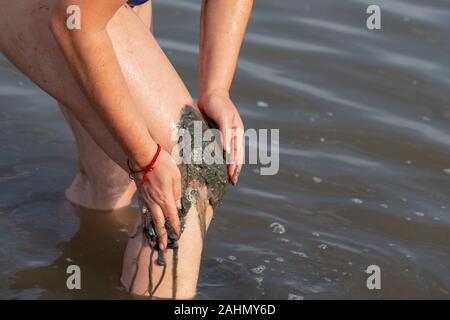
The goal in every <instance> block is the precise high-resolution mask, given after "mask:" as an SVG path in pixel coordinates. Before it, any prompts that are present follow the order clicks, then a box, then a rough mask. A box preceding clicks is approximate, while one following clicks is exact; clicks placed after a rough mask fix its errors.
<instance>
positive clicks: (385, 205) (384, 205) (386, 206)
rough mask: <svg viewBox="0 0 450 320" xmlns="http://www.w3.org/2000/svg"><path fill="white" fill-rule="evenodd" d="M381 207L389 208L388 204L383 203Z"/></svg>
mask: <svg viewBox="0 0 450 320" xmlns="http://www.w3.org/2000/svg"><path fill="white" fill-rule="evenodd" d="M380 207H382V208H385V209H386V208H389V206H388V205H387V204H386V203H382V204H380Z"/></svg>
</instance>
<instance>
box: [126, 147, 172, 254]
mask: <svg viewBox="0 0 450 320" xmlns="http://www.w3.org/2000/svg"><path fill="white" fill-rule="evenodd" d="M139 169H141V168H133V170H139ZM142 177H143V173H136V174H134V178H135V182H136V186H137V191H138V197H139V202H140V203H142V204H143V205H145V206H146V207H147V209H148V210H149V211H150V215H151V217H152V221H153V223H154V224H155V231H156V234H157V236H158V242H159V248H160V249H161V250H165V249H166V248H167V242H168V239H167V230H166V228H165V227H164V223H165V220H166V219H167V220H168V221H169V223H170V226H171V227H172V229H173V231H174V232H175V234H176V235H177V236H178V237H180V219H179V217H178V210H177V209H181V174H180V170H179V169H178V167H177V165H176V163H175V161H174V160H173V158H172V156H171V155H170V154H169V153H168V152H167V151H165V150H163V149H161V153H160V154H159V157H158V159H157V161H156V164H155V167H154V169H153V171H151V172H150V173H149V174H148V175H147V180H146V181H145V182H144V184H143V185H141V180H142Z"/></svg>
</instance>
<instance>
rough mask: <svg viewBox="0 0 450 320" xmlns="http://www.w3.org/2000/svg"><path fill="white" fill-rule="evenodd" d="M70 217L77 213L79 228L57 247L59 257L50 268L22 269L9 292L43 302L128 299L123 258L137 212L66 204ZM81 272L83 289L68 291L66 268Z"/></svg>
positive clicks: (132, 209)
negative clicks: (122, 278) (74, 267)
mask: <svg viewBox="0 0 450 320" xmlns="http://www.w3.org/2000/svg"><path fill="white" fill-rule="evenodd" d="M62 209H63V210H66V211H68V212H67V214H73V213H75V214H76V217H77V218H78V219H79V229H78V231H77V232H76V233H75V234H74V235H73V236H72V238H71V239H70V240H69V241H63V242H61V243H60V244H58V245H57V248H58V249H59V250H60V251H61V253H60V255H59V256H58V258H57V259H56V260H54V261H53V262H52V263H51V264H49V265H44V266H37V267H31V268H28V269H24V270H19V271H18V272H16V273H15V274H14V276H13V277H12V280H13V283H12V284H11V285H10V289H12V290H18V291H25V290H28V289H29V288H36V290H34V292H33V294H35V295H36V297H39V298H41V299H74V298H75V299H86V298H97V299H102V298H104V297H108V298H115V299H119V298H129V295H128V294H127V292H126V290H125V289H124V288H123V287H122V286H121V284H120V282H119V277H120V274H121V266H122V257H123V253H124V250H125V246H126V244H127V241H128V235H129V232H131V230H132V227H133V226H134V223H135V219H136V212H137V211H136V209H134V208H132V207H127V208H124V209H120V210H115V211H111V212H106V211H98V210H89V209H85V208H80V207H74V208H72V206H70V205H68V204H67V205H66V206H65V208H62ZM70 265H77V266H79V267H80V270H81V280H82V281H81V290H73V291H69V290H68V289H67V286H66V281H67V278H68V277H69V275H70V274H67V268H68V267H69V266H70Z"/></svg>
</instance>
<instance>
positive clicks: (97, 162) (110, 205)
mask: <svg viewBox="0 0 450 320" xmlns="http://www.w3.org/2000/svg"><path fill="white" fill-rule="evenodd" d="M60 108H61V111H62V113H63V115H64V117H65V118H66V121H67V123H68V124H69V126H70V128H71V129H72V132H73V134H74V136H75V141H76V144H77V150H78V167H79V170H80V172H79V173H78V175H77V176H76V177H75V179H74V181H73V182H72V184H71V186H70V187H69V188H68V189H67V190H66V197H67V199H68V200H69V201H70V202H72V203H74V204H76V205H79V206H82V207H85V208H89V209H97V210H113V209H118V208H122V207H125V206H127V205H130V203H131V199H132V197H133V194H134V193H135V191H136V186H135V184H134V183H133V181H131V180H130V178H129V176H128V173H127V172H126V171H125V170H123V169H122V168H121V167H120V166H119V165H117V163H115V162H114V161H113V160H111V158H110V157H108V156H107V155H106V154H105V152H104V151H103V150H102V149H101V148H100V147H99V146H98V145H97V144H96V143H95V142H94V140H92V138H91V136H90V135H89V134H88V133H87V132H86V130H85V129H84V128H83V126H82V125H81V124H80V122H79V121H78V120H77V119H76V118H75V117H74V116H73V115H72V114H71V112H70V111H69V109H67V108H66V107H64V106H63V105H61V104H60Z"/></svg>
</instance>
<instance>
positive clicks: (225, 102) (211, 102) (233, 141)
mask: <svg viewBox="0 0 450 320" xmlns="http://www.w3.org/2000/svg"><path fill="white" fill-rule="evenodd" d="M198 106H199V108H200V110H201V111H202V112H203V113H204V114H205V115H206V116H207V117H208V118H210V119H211V120H213V121H214V122H215V123H216V125H217V126H218V128H219V130H220V133H221V135H222V145H223V146H224V149H225V151H226V153H227V154H229V155H230V163H228V176H229V178H230V181H231V183H233V184H234V185H235V184H236V183H237V182H238V179H239V174H240V173H241V169H242V163H243V156H244V124H243V123H242V119H241V116H240V115H239V112H238V110H237V109H236V106H235V105H234V103H233V102H232V101H231V99H230V96H229V94H228V92H227V91H226V92H225V91H223V92H215V93H213V94H210V95H207V96H204V97H200V100H199V101H198Z"/></svg>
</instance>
